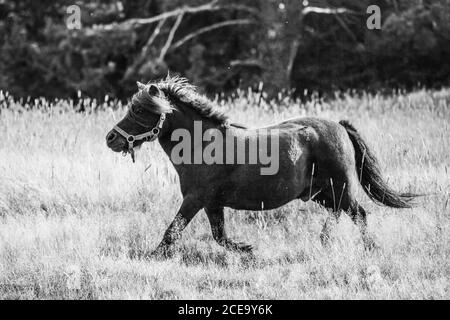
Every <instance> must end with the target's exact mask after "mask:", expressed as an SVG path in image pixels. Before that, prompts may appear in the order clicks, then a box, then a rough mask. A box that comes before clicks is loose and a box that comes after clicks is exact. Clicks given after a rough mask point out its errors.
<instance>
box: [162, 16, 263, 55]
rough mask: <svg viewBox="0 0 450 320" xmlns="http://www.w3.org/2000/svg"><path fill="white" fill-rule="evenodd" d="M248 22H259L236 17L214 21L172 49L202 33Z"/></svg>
mask: <svg viewBox="0 0 450 320" xmlns="http://www.w3.org/2000/svg"><path fill="white" fill-rule="evenodd" d="M248 24H257V22H256V21H254V20H250V19H236V20H227V21H222V22H218V23H214V24H212V25H210V26H207V27H203V28H200V29H198V30H196V31H194V32H192V33H190V34H188V35H187V36H185V37H184V38H182V39H180V40H178V41H177V42H176V43H174V44H173V45H172V46H171V47H170V50H175V49H177V48H179V47H181V46H182V45H184V44H185V43H186V42H188V41H190V40H191V39H193V38H195V37H198V36H199V35H201V34H203V33H206V32H210V31H212V30H215V29H219V28H223V27H227V26H232V25H248Z"/></svg>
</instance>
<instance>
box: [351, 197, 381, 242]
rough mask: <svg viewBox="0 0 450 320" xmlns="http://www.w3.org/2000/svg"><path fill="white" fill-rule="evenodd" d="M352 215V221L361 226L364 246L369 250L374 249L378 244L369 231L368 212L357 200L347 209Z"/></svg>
mask: <svg viewBox="0 0 450 320" xmlns="http://www.w3.org/2000/svg"><path fill="white" fill-rule="evenodd" d="M347 212H348V213H349V215H350V218H351V219H352V221H353V222H354V223H355V224H356V225H357V226H358V227H359V230H360V232H361V237H362V240H363V242H364V247H365V248H366V249H367V250H373V249H375V248H376V247H377V246H376V244H375V241H374V240H373V238H372V237H371V236H370V235H369V233H368V231H367V212H366V210H364V208H363V207H361V206H360V205H359V204H358V203H357V202H356V201H355V202H354V203H353V204H352V205H351V207H350V209H349V210H348V211H347Z"/></svg>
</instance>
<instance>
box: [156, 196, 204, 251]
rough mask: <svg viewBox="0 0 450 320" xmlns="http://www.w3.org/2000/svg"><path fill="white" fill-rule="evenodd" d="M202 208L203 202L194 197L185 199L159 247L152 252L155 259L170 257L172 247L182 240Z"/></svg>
mask: <svg viewBox="0 0 450 320" xmlns="http://www.w3.org/2000/svg"><path fill="white" fill-rule="evenodd" d="M201 208H202V204H201V202H200V201H199V200H198V199H197V198H195V197H192V196H187V197H185V198H184V199H183V203H182V204H181V207H180V209H179V211H178V213H177V215H176V216H175V219H173V221H172V223H171V224H170V226H169V228H167V230H166V232H165V233H164V237H163V239H162V241H161V243H160V244H159V245H158V247H157V248H156V250H155V251H153V252H152V254H151V256H153V257H167V256H170V254H171V253H172V252H171V246H172V245H173V244H174V243H175V242H176V241H177V240H178V239H180V238H181V232H182V231H183V230H184V228H186V226H187V225H188V224H189V222H190V221H191V220H192V218H193V217H194V216H195V215H196V214H197V212H198V211H199V210H200V209H201Z"/></svg>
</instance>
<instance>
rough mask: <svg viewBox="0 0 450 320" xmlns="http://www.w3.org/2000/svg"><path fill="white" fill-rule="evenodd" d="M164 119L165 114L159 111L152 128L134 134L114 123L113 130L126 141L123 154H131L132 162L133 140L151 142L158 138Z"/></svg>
mask: <svg viewBox="0 0 450 320" xmlns="http://www.w3.org/2000/svg"><path fill="white" fill-rule="evenodd" d="M164 120H166V114H165V113H161V116H160V117H159V120H158V123H157V124H156V126H155V127H154V128H152V129H151V130H150V131H147V132H144V133H142V134H138V135H136V136H134V135H131V134H128V133H126V132H125V131H124V130H123V129H121V128H120V127H119V126H117V125H116V126H115V127H114V130H116V131H117V132H118V133H119V134H120V135H122V136H123V137H124V138H125V139H126V140H127V142H128V150H127V151H124V155H126V153H127V152H129V153H130V154H131V159H132V160H133V162H134V149H133V144H134V142H135V141H140V140H144V141H149V142H152V141H155V140H156V139H158V136H159V134H160V133H161V129H162V126H163V124H164Z"/></svg>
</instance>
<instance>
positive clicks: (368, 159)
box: [339, 120, 418, 208]
mask: <svg viewBox="0 0 450 320" xmlns="http://www.w3.org/2000/svg"><path fill="white" fill-rule="evenodd" d="M339 124H340V125H341V126H343V127H344V128H345V130H346V131H347V133H348V136H349V137H350V140H351V141H352V144H353V148H354V149H355V160H356V169H357V170H358V177H359V181H360V183H361V185H362V186H363V189H364V191H365V192H366V193H367V195H368V196H369V197H370V198H371V199H372V200H373V201H375V202H377V203H381V204H383V205H386V206H389V207H392V208H412V207H413V206H414V204H413V203H412V200H413V199H414V198H415V197H417V196H418V195H415V194H412V193H398V192H396V191H394V190H392V189H391V188H390V187H389V186H388V185H387V183H386V182H385V181H384V179H383V177H382V175H381V170H380V167H379V165H378V160H377V158H376V157H375V155H374V154H373V153H372V151H371V150H370V149H369V147H368V146H367V144H366V143H365V142H364V140H363V139H362V137H361V136H360V135H359V133H358V131H357V130H356V129H355V127H354V126H353V125H352V124H350V123H349V122H348V121H345V120H344V121H340V122H339Z"/></svg>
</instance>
